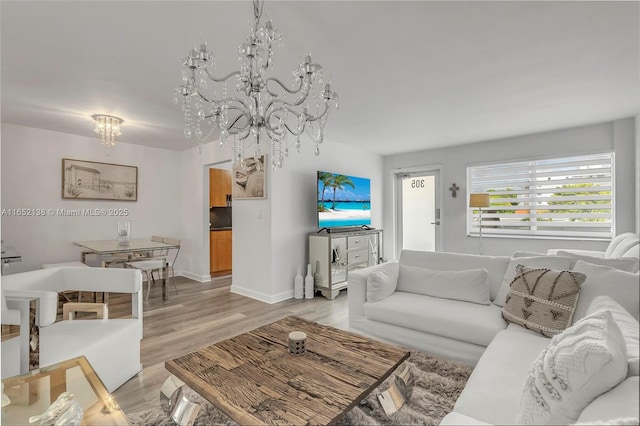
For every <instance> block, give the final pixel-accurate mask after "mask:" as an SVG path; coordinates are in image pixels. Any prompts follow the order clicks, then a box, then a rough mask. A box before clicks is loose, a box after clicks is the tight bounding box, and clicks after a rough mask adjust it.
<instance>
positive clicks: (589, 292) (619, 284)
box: [573, 260, 640, 322]
mask: <svg viewBox="0 0 640 426" xmlns="http://www.w3.org/2000/svg"><path fill="white" fill-rule="evenodd" d="M573 270H574V271H575V272H581V273H583V274H585V275H586V276H587V279H586V280H585V282H584V284H582V289H581V291H580V297H578V304H577V305H576V312H575V314H574V319H573V321H574V322H575V321H577V320H579V319H580V318H583V317H584V316H585V315H586V314H587V309H588V308H589V305H591V302H592V301H593V299H595V298H596V297H597V296H603V295H604V296H609V297H611V298H612V299H613V300H615V301H616V302H618V303H619V304H620V305H622V307H623V308H625V309H626V310H627V311H628V312H629V313H630V314H631V315H633V316H634V317H636V316H637V315H638V311H640V286H639V285H638V282H639V277H640V276H639V275H638V274H633V273H631V272H624V271H620V270H618V269H614V268H609V267H606V266H600V265H594V264H592V263H587V262H584V261H582V260H579V261H578V262H576V266H574V268H573Z"/></svg>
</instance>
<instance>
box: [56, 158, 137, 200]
mask: <svg viewBox="0 0 640 426" xmlns="http://www.w3.org/2000/svg"><path fill="white" fill-rule="evenodd" d="M62 198H68V199H75V200H119V201H138V168H137V167H135V166H126V165H122V164H111V163H99V162H96V161H84V160H73V159H71V158H63V159H62Z"/></svg>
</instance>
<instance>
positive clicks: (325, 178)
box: [318, 172, 333, 211]
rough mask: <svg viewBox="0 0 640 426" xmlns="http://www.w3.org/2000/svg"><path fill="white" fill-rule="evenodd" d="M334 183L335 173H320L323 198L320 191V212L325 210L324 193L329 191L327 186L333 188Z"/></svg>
mask: <svg viewBox="0 0 640 426" xmlns="http://www.w3.org/2000/svg"><path fill="white" fill-rule="evenodd" d="M332 181H333V173H327V172H318V182H322V196H320V191H319V190H318V198H319V199H320V200H321V201H322V202H321V204H320V205H318V210H320V211H323V210H324V192H325V191H326V190H327V186H331V182H332Z"/></svg>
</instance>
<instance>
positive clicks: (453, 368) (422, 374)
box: [127, 352, 472, 426]
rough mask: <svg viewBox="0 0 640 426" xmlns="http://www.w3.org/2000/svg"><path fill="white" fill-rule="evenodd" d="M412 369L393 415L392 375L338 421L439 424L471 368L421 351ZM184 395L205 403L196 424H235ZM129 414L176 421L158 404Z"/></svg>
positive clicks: (147, 420)
mask: <svg viewBox="0 0 640 426" xmlns="http://www.w3.org/2000/svg"><path fill="white" fill-rule="evenodd" d="M406 362H407V364H408V366H409V370H410V372H411V378H410V379H409V383H407V391H408V392H407V402H405V404H404V405H403V406H402V408H400V410H398V411H396V412H395V413H393V414H391V415H387V414H386V413H385V412H384V410H383V409H382V407H381V405H380V402H379V401H378V398H377V395H378V393H380V392H383V391H385V390H387V389H388V388H389V387H390V386H391V383H393V380H394V375H393V374H392V375H391V376H390V377H389V378H388V379H387V380H385V381H384V382H383V383H382V384H381V385H380V386H379V387H378V388H377V389H376V390H375V391H374V392H372V393H371V394H370V395H368V396H367V397H366V398H365V399H363V400H362V402H361V403H360V404H359V405H358V406H357V407H355V408H353V409H352V410H351V411H349V412H348V413H347V414H346V415H345V416H344V417H343V418H342V419H340V420H339V422H338V424H339V425H342V426H346V425H437V424H439V423H440V420H442V418H443V417H444V416H446V415H447V413H449V412H450V411H451V410H452V409H453V405H454V404H455V402H456V399H457V398H458V395H460V392H462V389H463V388H464V386H465V384H466V383H467V379H468V378H469V375H470V374H471V371H472V369H471V367H468V366H466V365H462V364H458V363H454V362H451V361H445V360H442V359H438V358H434V357H432V356H429V355H427V354H424V353H422V352H412V353H411V356H410V357H409V359H408V360H407V361H406ZM185 395H186V396H187V397H188V398H189V399H190V400H191V401H194V402H199V403H201V404H202V408H201V409H200V413H199V414H198V417H197V419H196V422H195V425H196V426H205V425H206V426H209V425H213V424H218V425H228V426H235V425H236V424H237V423H235V422H234V421H233V420H231V419H230V418H229V417H228V416H227V415H225V414H224V413H222V412H221V411H220V410H218V409H217V408H216V407H214V406H213V405H212V404H210V403H209V402H207V401H206V400H205V399H204V398H202V397H201V396H199V395H198V394H197V393H196V392H194V391H193V390H191V389H187V388H186V387H185ZM159 405H160V404H159V403H158V407H157V408H152V409H149V410H145V411H142V412H138V413H133V414H130V415H128V416H127V417H128V420H129V423H130V424H131V425H133V426H138V425H140V426H142V425H171V424H173V423H172V422H171V421H170V420H169V418H168V417H167V415H166V414H165V412H164V410H163V407H160V406H159Z"/></svg>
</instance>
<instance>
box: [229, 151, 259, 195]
mask: <svg viewBox="0 0 640 426" xmlns="http://www.w3.org/2000/svg"><path fill="white" fill-rule="evenodd" d="M265 165H266V161H265V156H264V155H261V156H260V157H259V158H257V159H256V158H255V157H247V158H245V159H244V167H243V165H241V164H236V165H234V166H233V170H232V180H233V188H232V196H233V197H232V198H233V200H234V201H235V200H246V199H256V198H266V196H267V195H266V181H265Z"/></svg>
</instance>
